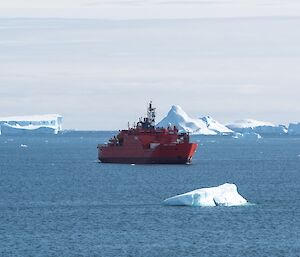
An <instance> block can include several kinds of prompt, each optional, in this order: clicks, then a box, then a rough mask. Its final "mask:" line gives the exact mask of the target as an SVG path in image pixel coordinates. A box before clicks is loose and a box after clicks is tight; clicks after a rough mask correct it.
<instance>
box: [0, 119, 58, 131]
mask: <svg viewBox="0 0 300 257" xmlns="http://www.w3.org/2000/svg"><path fill="white" fill-rule="evenodd" d="M61 130H62V116H61V115H59V114H47V115H33V116H14V117H4V118H0V135H1V134H2V135H12V134H49V133H50V134H57V133H58V132H59V131H61Z"/></svg>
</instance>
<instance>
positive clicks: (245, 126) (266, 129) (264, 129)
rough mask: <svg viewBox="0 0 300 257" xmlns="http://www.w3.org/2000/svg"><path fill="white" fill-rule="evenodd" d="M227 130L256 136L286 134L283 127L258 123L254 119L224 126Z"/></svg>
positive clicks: (262, 122)
mask: <svg viewBox="0 0 300 257" xmlns="http://www.w3.org/2000/svg"><path fill="white" fill-rule="evenodd" d="M226 126H227V127H228V128H230V129H231V130H233V131H235V132H239V133H245V132H246V133H251V132H254V133H258V134H286V133H287V132H288V130H287V128H286V127H285V126H284V125H274V124H273V123H270V122H264V121H258V120H254V119H244V120H238V121H235V122H232V123H229V124H226Z"/></svg>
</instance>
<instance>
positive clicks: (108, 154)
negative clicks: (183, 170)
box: [98, 143, 197, 164]
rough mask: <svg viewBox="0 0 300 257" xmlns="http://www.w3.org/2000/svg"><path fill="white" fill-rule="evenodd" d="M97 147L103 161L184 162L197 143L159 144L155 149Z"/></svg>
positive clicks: (189, 159)
mask: <svg viewBox="0 0 300 257" xmlns="http://www.w3.org/2000/svg"><path fill="white" fill-rule="evenodd" d="M98 148H99V149H98V150H99V152H98V158H99V160H100V161H101V162H103V163H132V164H133V163H134V164H186V163H190V162H191V160H192V157H193V155H194V153H195V151H196V148H197V144H194V143H187V144H173V145H160V146H159V147H157V148H156V149H143V148H142V147H138V146H136V147H134V148H133V147H132V148H129V147H109V148H107V147H101V146H99V147H98Z"/></svg>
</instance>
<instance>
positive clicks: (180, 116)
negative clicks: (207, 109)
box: [157, 105, 217, 135]
mask: <svg viewBox="0 0 300 257" xmlns="http://www.w3.org/2000/svg"><path fill="white" fill-rule="evenodd" d="M170 125H171V126H176V127H177V128H178V129H179V131H183V132H190V133H193V134H201V135H216V134H217V133H216V132H215V131H213V130H210V129H208V128H207V126H206V123H205V122H204V121H202V120H200V119H197V118H191V117H190V116H189V115H188V114H187V113H186V112H185V111H184V110H183V109H182V108H181V107H180V106H179V105H173V106H172V107H171V109H170V111H169V112H168V114H167V116H166V117H165V118H163V119H162V120H161V121H160V122H159V123H158V124H157V127H168V126H170Z"/></svg>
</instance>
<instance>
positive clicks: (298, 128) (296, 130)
mask: <svg viewBox="0 0 300 257" xmlns="http://www.w3.org/2000/svg"><path fill="white" fill-rule="evenodd" d="M288 133H289V134H290V135H300V123H290V125H289V128H288Z"/></svg>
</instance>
